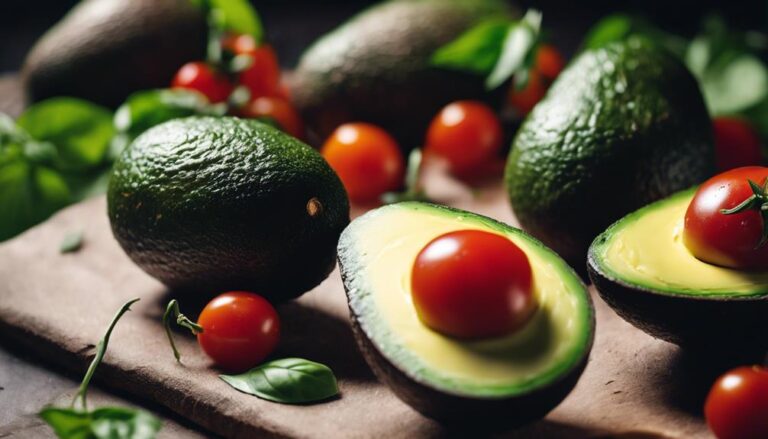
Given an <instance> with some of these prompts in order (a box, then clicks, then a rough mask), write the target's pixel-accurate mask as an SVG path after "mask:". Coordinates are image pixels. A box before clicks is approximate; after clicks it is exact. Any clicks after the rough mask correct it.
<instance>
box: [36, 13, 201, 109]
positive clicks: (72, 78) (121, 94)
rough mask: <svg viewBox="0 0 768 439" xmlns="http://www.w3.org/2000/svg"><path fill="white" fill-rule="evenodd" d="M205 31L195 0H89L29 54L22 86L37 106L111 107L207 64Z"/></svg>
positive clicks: (67, 16)
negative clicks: (51, 101)
mask: <svg viewBox="0 0 768 439" xmlns="http://www.w3.org/2000/svg"><path fill="white" fill-rule="evenodd" d="M206 33H207V26H206V22H205V17H204V15H203V14H202V13H201V12H200V11H199V9H198V8H196V7H195V6H194V5H193V3H192V2H191V1H190V0H130V1H124V0H84V1H82V2H80V3H79V4H78V5H77V6H75V7H74V8H73V9H72V10H71V11H70V12H69V13H68V14H67V15H66V16H65V17H64V18H63V19H62V20H61V21H60V22H58V23H57V24H56V25H55V26H54V27H52V28H51V29H50V30H49V31H48V32H47V33H46V34H45V35H43V36H42V37H41V38H40V40H39V41H38V42H37V43H36V44H35V46H34V47H33V48H32V50H31V51H30V53H29V54H28V55H27V58H26V60H25V62H24V66H23V67H22V78H23V82H24V85H25V87H26V91H27V94H28V95H29V97H30V99H32V100H33V101H39V100H42V99H46V98H49V97H54V96H75V97H79V98H83V99H87V100H89V101H92V102H96V103H99V104H102V105H106V106H109V107H113V108H114V107H117V106H118V105H120V103H122V102H123V101H124V100H125V98H126V97H128V95H129V94H131V93H133V92H135V91H138V90H146V89H152V88H162V87H167V86H168V85H169V84H170V83H171V79H172V78H173V75H174V73H175V72H176V70H178V69H179V67H181V66H182V65H183V64H184V63H185V62H187V61H191V60H195V59H202V58H204V57H205V46H206Z"/></svg>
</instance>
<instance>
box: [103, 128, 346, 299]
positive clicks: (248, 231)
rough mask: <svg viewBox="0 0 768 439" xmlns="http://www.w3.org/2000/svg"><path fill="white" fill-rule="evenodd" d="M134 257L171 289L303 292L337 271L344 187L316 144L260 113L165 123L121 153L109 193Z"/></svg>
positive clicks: (122, 239) (117, 230)
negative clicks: (252, 116)
mask: <svg viewBox="0 0 768 439" xmlns="http://www.w3.org/2000/svg"><path fill="white" fill-rule="evenodd" d="M107 201H108V212H109V218H110V222H111V224H112V232H113V234H114V236H115V238H116V239H117V241H118V242H119V243H120V245H121V246H122V247H123V249H124V250H125V252H126V253H127V254H128V256H129V257H130V258H131V259H132V260H133V261H134V262H135V263H136V264H137V265H138V266H139V267H141V268H142V269H144V271H146V272H147V273H149V274H150V275H152V276H154V277H155V278H157V279H159V280H160V281H162V282H163V283H165V284H166V285H168V286H169V287H171V288H175V289H179V290H182V291H194V292H202V293H205V294H214V293H220V292H222V291H228V290H248V291H254V292H256V293H258V294H261V295H263V296H264V297H265V298H267V299H268V300H272V301H281V300H287V299H291V298H294V297H298V296H299V295H301V294H302V293H304V292H305V291H307V290H309V289H311V288H312V287H314V286H316V285H317V284H319V283H320V282H321V281H322V280H323V279H325V278H326V277H327V276H328V274H329V273H330V272H331V270H333V267H334V259H335V257H336V244H337V241H338V239H339V235H340V234H341V231H342V230H343V229H344V227H345V226H346V225H347V223H348V222H349V202H348V201H347V196H346V193H345V191H344V187H343V186H342V184H341V181H340V180H339V178H338V177H337V176H336V174H335V173H334V172H333V170H331V168H330V167H329V166H328V164H327V163H326V162H325V160H323V158H322V157H321V156H320V155H319V154H318V153H317V152H316V151H315V150H313V149H312V148H310V147H309V146H307V145H305V144H303V143H301V142H300V141H298V140H296V139H295V138H293V137H291V136H289V135H287V134H284V133H282V132H281V131H279V130H278V129H276V128H273V127H271V126H269V125H266V124H263V123H261V122H258V121H255V120H241V119H237V118H216V117H190V118H185V119H176V120H172V121H170V122H166V123H163V124H161V125H158V126H156V127H154V128H151V129H150V130H148V131H146V132H145V133H144V134H142V135H141V136H139V137H138V138H137V139H136V140H135V141H134V142H133V143H132V144H131V145H130V146H129V147H128V148H126V150H125V151H124V152H123V154H122V155H121V156H120V157H119V158H118V160H117V161H116V163H115V167H114V171H113V175H112V178H111V180H110V183H109V189H108V193H107Z"/></svg>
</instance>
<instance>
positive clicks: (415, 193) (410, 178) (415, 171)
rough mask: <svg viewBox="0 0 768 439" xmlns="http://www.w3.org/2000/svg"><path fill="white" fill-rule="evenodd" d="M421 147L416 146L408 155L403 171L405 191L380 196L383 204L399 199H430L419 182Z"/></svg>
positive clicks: (395, 201)
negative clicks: (404, 171)
mask: <svg viewBox="0 0 768 439" xmlns="http://www.w3.org/2000/svg"><path fill="white" fill-rule="evenodd" d="M421 158H422V152H421V149H419V148H416V149H414V150H413V151H411V153H410V154H409V155H408V167H407V168H406V173H405V191H404V192H387V193H385V194H384V195H382V196H381V201H382V202H383V203H384V204H392V203H399V202H401V201H430V200H429V198H427V195H426V194H425V193H424V190H423V189H422V188H421V185H420V184H419V173H420V171H421Z"/></svg>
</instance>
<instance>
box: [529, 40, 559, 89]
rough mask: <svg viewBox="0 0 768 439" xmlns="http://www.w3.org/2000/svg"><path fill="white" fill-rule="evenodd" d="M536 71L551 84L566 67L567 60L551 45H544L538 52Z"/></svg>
mask: <svg viewBox="0 0 768 439" xmlns="http://www.w3.org/2000/svg"><path fill="white" fill-rule="evenodd" d="M535 66H536V71H538V72H539V73H541V75H542V76H544V78H545V79H546V80H548V81H549V82H552V81H554V80H555V78H557V76H558V75H559V74H560V72H562V71H563V67H565V60H564V59H563V56H562V55H560V52H558V50H557V49H555V47H554V46H552V45H550V44H542V45H541V46H539V50H538V51H537V52H536V63H535Z"/></svg>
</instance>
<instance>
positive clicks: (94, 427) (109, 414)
mask: <svg viewBox="0 0 768 439" xmlns="http://www.w3.org/2000/svg"><path fill="white" fill-rule="evenodd" d="M40 417H41V418H43V420H44V421H45V422H46V423H48V425H50V426H51V427H52V428H53V431H54V432H55V433H56V436H58V437H59V438H60V439H102V438H103V439H154V437H155V436H156V435H157V432H158V431H160V428H161V427H162V424H161V422H160V420H159V419H157V418H156V417H155V416H153V415H151V414H149V413H147V412H145V411H143V410H133V409H128V408H122V407H102V408H99V409H96V410H94V411H92V412H87V411H82V410H76V409H68V408H58V407H47V408H45V409H43V410H42V411H41V412H40Z"/></svg>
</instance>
